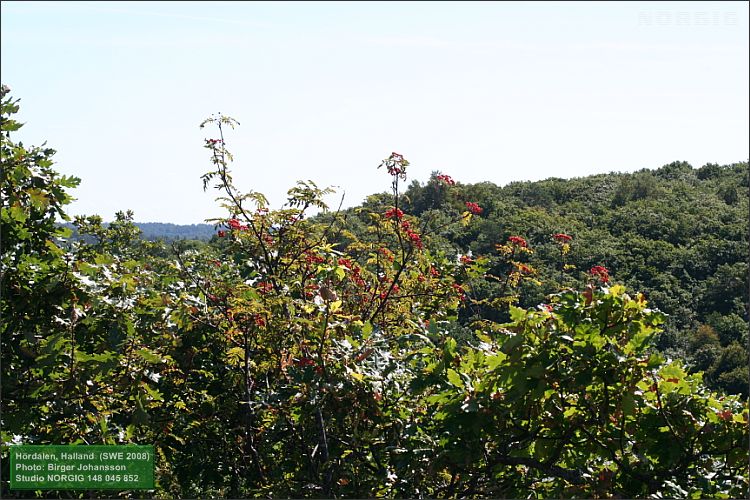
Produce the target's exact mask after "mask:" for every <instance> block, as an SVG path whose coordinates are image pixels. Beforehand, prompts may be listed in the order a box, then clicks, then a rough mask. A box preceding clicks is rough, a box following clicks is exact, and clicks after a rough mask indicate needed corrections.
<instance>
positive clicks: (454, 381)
mask: <svg viewBox="0 0 750 500" xmlns="http://www.w3.org/2000/svg"><path fill="white" fill-rule="evenodd" d="M448 382H450V383H451V385H454V386H456V387H458V388H461V389H463V387H464V383H463V381H462V380H461V375H459V374H458V372H457V371H456V370H454V369H452V368H448Z"/></svg>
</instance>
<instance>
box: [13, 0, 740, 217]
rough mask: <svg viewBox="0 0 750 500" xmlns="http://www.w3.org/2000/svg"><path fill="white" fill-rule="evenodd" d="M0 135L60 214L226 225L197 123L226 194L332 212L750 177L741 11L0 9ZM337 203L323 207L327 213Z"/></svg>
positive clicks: (720, 5) (637, 7) (626, 7)
mask: <svg viewBox="0 0 750 500" xmlns="http://www.w3.org/2000/svg"><path fill="white" fill-rule="evenodd" d="M0 9H1V16H0V19H1V23H2V24H1V28H2V30H1V33H2V35H1V36H2V44H1V55H2V58H1V59H0V61H2V67H1V69H2V81H3V83H5V84H8V85H9V86H10V87H11V89H12V90H13V95H14V96H16V97H20V98H21V99H22V101H21V115H20V119H21V120H22V121H24V122H26V123H27V125H26V126H25V127H24V128H23V129H22V130H21V131H20V132H19V133H18V137H19V138H21V139H22V140H23V141H24V142H25V143H26V144H39V143H41V142H43V141H44V140H46V141H48V144H49V145H50V146H51V147H54V148H55V149H57V150H58V154H57V155H56V160H57V169H58V170H59V171H61V172H62V173H64V174H68V175H76V176H79V177H81V178H82V183H81V186H80V187H79V188H78V189H76V190H75V192H74V194H75V196H76V197H77V198H78V200H77V201H76V202H75V203H74V204H73V205H71V206H70V210H69V212H70V213H71V214H99V215H102V216H103V217H104V218H105V220H110V219H112V218H113V214H114V212H115V211H117V210H125V209H133V210H134V211H135V215H136V220H138V221H143V222H146V221H160V222H175V223H197V222H202V221H203V220H204V219H206V218H210V217H216V216H223V215H224V213H223V212H222V210H221V209H220V208H219V206H218V204H217V203H216V202H215V201H214V197H215V192H211V191H209V192H208V193H204V192H203V190H202V185H201V181H200V175H201V174H202V173H203V172H205V171H206V170H208V169H209V166H210V165H209V162H208V156H207V151H206V150H205V149H203V147H202V145H203V139H204V138H205V137H212V136H213V134H212V133H211V132H207V131H206V130H200V129H199V128H198V125H199V123H200V122H201V121H202V120H203V119H204V118H206V117H207V116H209V115H210V114H211V113H215V112H219V111H220V112H222V113H224V114H228V115H230V116H233V117H234V118H236V119H237V120H239V121H240V123H241V126H240V127H239V128H238V129H236V130H235V131H234V132H230V133H229V134H228V137H227V139H228V145H229V148H230V149H231V150H232V151H233V152H234V154H235V158H236V162H235V164H234V167H233V168H234V172H235V180H236V183H237V185H238V186H239V187H241V188H242V189H243V190H249V189H252V190H255V191H260V192H262V193H264V194H266V195H267V196H268V197H269V198H270V200H271V201H272V203H273V204H274V205H278V204H279V203H281V202H283V201H284V194H285V193H286V190H287V189H288V188H289V187H291V186H292V185H293V184H294V182H295V181H296V180H297V179H312V180H313V181H315V182H316V183H317V184H318V185H319V186H328V185H335V186H339V193H341V192H345V193H346V198H345V202H344V205H345V206H351V205H355V204H359V203H360V202H361V201H362V200H363V199H364V198H365V197H366V196H367V195H369V194H372V193H376V192H382V191H385V190H387V189H388V186H389V180H388V179H387V175H386V174H385V173H384V172H383V171H382V170H377V169H376V168H375V167H376V166H377V165H378V164H379V163H380V160H382V159H383V158H385V157H386V156H388V155H389V154H390V153H391V151H397V152H399V153H402V154H403V155H404V156H405V157H406V158H407V159H409V161H410V162H411V163H412V167H411V170H410V178H411V179H417V180H419V181H422V182H424V181H426V180H427V179H428V178H429V175H430V173H431V172H432V171H435V170H440V171H442V172H444V173H447V174H450V175H452V176H453V177H454V178H455V179H456V180H458V181H461V182H480V181H485V180H487V181H492V182H495V183H497V184H500V185H503V184H506V183H508V182H511V181H514V180H538V179H544V178H548V177H565V178H569V177H579V176H585V175H589V174H594V173H603V172H611V171H633V170H637V169H641V168H658V167H660V166H661V165H664V164H666V163H669V162H672V161H675V160H686V161H689V162H690V163H691V164H693V166H695V167H699V166H701V165H703V164H705V163H707V162H716V163H731V162H736V161H743V160H746V159H747V157H748V149H749V146H748V137H749V136H750V130H748V129H749V126H748V109H749V108H750V105H749V104H748V94H749V93H750V89H749V84H748V75H749V73H750V72H749V70H748V59H749V56H748V3H746V2H685V3H681V2H663V3H660V2H643V3H640V2H623V3H613V2H602V3H589V2H580V3H579V2H552V3H546V2H519V3H514V2H434V3H431V2H351V3H350V2H321V3H316V2H267V3H266V2H248V3H243V2H210V3H209V2H164V3H161V2H53V3H45V2H14V1H3V2H2V4H1V7H0ZM329 202H330V204H337V202H338V198H337V197H331V198H329Z"/></svg>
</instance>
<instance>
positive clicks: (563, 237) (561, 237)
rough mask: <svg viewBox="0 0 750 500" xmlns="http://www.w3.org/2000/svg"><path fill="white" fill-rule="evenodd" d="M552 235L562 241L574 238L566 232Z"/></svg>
mask: <svg viewBox="0 0 750 500" xmlns="http://www.w3.org/2000/svg"><path fill="white" fill-rule="evenodd" d="M552 237H553V238H554V239H556V240H557V241H559V242H561V243H567V242H569V241H570V240H572V239H573V237H572V236H570V235H569V234H565V233H557V234H553V235H552Z"/></svg>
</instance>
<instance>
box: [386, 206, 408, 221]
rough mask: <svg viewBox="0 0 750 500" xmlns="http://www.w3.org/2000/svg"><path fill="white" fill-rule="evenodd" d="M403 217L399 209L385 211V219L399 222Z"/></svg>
mask: <svg viewBox="0 0 750 500" xmlns="http://www.w3.org/2000/svg"><path fill="white" fill-rule="evenodd" d="M403 216H404V212H402V211H401V210H400V209H398V208H396V207H393V208H389V209H388V210H386V211H385V218H386V219H396V220H401V218H402V217H403Z"/></svg>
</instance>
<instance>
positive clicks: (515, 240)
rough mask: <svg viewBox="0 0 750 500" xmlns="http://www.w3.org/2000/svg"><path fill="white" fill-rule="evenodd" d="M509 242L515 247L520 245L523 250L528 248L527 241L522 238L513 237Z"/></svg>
mask: <svg viewBox="0 0 750 500" xmlns="http://www.w3.org/2000/svg"><path fill="white" fill-rule="evenodd" d="M508 241H510V242H511V243H513V244H514V245H518V246H519V247H521V248H526V247H527V246H528V243H526V240H525V239H523V238H521V237H520V236H511V237H510V238H508Z"/></svg>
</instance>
